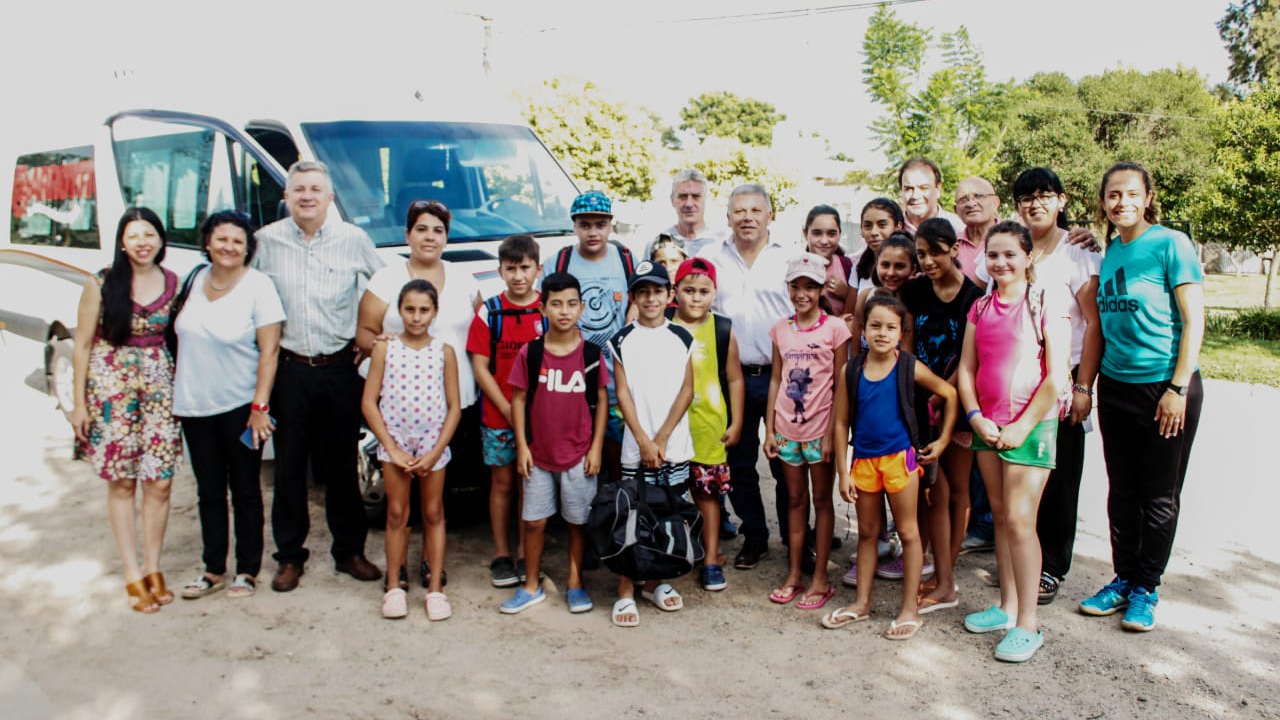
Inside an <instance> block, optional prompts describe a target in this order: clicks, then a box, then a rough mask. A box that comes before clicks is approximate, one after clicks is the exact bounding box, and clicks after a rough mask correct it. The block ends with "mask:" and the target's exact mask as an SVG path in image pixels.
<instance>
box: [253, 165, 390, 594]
mask: <svg viewBox="0 0 1280 720" xmlns="http://www.w3.org/2000/svg"><path fill="white" fill-rule="evenodd" d="M284 199H285V205H286V206H287V207H288V209H289V217H287V218H285V219H283V220H278V221H276V222H274V223H271V224H270V225H267V226H266V227H263V228H262V229H261V230H259V231H258V232H257V235H256V237H257V239H258V252H257V254H256V255H255V257H254V260H253V264H254V266H255V267H257V268H258V269H259V270H261V271H262V272H265V273H266V274H267V275H268V276H270V277H271V280H272V281H273V282H274V283H275V285H276V290H277V291H278V292H279V293H280V299H281V300H282V301H283V303H284V310H285V323H284V331H283V334H282V336H281V338H280V363H279V369H278V370H277V372H276V382H275V388H274V390H273V391H272V394H271V415H272V416H273V417H274V418H276V422H277V423H278V428H277V430H276V432H275V435H274V436H273V437H274V442H275V452H276V470H275V494H274V499H273V501H272V504H271V525H272V529H273V531H274V535H275V541H276V553H275V559H276V561H277V562H278V563H279V564H280V566H279V569H277V570H276V575H275V577H274V578H273V579H272V580H271V588H272V589H273V590H276V591H277V592H288V591H290V590H293V589H294V588H296V587H297V586H298V580H299V578H300V577H301V576H302V573H303V566H304V564H305V563H306V561H307V557H308V555H309V551H308V550H307V548H306V547H305V543H306V540H307V532H308V531H309V530H310V527H311V522H310V521H311V515H310V512H309V511H308V509H307V466H308V462H309V463H310V467H311V471H312V473H313V474H314V475H315V479H316V482H317V483H320V484H323V485H324V488H325V517H326V518H327V520H328V523H329V531H330V533H331V534H332V535H333V545H332V548H331V553H332V555H333V559H334V562H335V564H336V565H335V567H336V569H337V570H338V572H344V573H347V574H348V575H351V576H352V577H354V578H356V579H357V580H366V581H371V580H377V579H378V578H380V577H382V572H381V571H380V570H378V568H377V567H375V566H374V565H373V563H371V562H369V560H368V559H367V558H365V556H364V543H365V537H366V535H367V534H368V525H367V524H366V522H365V515H364V504H363V501H362V499H361V496H360V486H359V480H358V478H357V474H356V440H357V436H358V433H359V431H360V395H361V392H362V383H361V380H360V376H359V375H358V374H357V373H356V359H357V358H356V350H355V345H354V342H353V338H354V337H355V333H356V312H357V307H358V304H359V300H360V293H361V292H362V290H363V286H364V284H365V283H366V282H367V281H368V280H369V277H370V276H372V275H373V273H374V271H376V270H377V269H378V268H380V267H382V261H381V260H379V259H378V256H377V255H376V254H375V253H374V249H373V241H372V240H370V239H369V236H368V235H367V234H365V232H364V231H363V230H361V229H360V228H358V227H356V226H355V225H352V224H350V223H346V222H343V221H342V220H341V219H339V218H338V217H337V216H336V215H335V216H330V215H329V206H330V205H331V204H332V203H333V183H332V180H331V179H330V177H329V170H328V168H327V167H325V165H324V163H321V162H314V161H300V162H297V163H294V165H293V167H291V168H289V177H288V179H287V181H286V183H285V190H284Z"/></svg>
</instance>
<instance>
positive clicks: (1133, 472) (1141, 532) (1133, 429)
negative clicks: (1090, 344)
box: [1098, 372, 1204, 589]
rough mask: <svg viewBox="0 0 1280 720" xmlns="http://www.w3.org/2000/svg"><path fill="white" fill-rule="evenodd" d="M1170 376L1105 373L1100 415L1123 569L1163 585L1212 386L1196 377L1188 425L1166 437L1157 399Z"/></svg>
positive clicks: (1114, 540)
mask: <svg viewBox="0 0 1280 720" xmlns="http://www.w3.org/2000/svg"><path fill="white" fill-rule="evenodd" d="M1167 386H1168V383H1166V382H1156V383H1141V384H1138V383H1126V382H1121V381H1119V380H1115V379H1113V378H1110V377H1107V376H1106V375H1100V376H1099V377H1098V422H1099V423H1100V425H1101V430H1102V451H1103V456H1104V457H1105V458H1106V461H1107V478H1108V480H1109V483H1110V490H1109V492H1108V494H1107V516H1108V518H1109V519H1110V521H1111V558H1112V563H1113V564H1114V565H1115V571H1116V576H1117V577H1119V578H1120V579H1121V580H1128V581H1129V582H1130V583H1133V584H1134V585H1136V586H1140V587H1144V588H1148V589H1155V588H1156V587H1157V586H1159V585H1160V579H1161V577H1162V576H1163V575H1164V569H1165V566H1166V565H1167V564H1168V563H1169V554H1170V553H1171V552H1172V550H1173V536H1174V533H1175V531H1176V530H1177V529H1178V509H1179V504H1180V498H1181V495H1182V483H1183V480H1184V479H1185V478H1186V475H1187V460H1188V459H1189V458H1190V456H1191V445H1192V443H1194V442H1195V439H1196V427H1197V426H1198V425H1199V422H1200V408H1201V406H1202V405H1203V404H1204V387H1203V385H1202V384H1201V382H1200V373H1198V372H1197V373H1196V374H1195V375H1193V376H1192V377H1191V384H1190V386H1189V392H1188V394H1187V411H1186V417H1185V423H1186V424H1185V426H1184V427H1183V430H1182V432H1180V433H1178V434H1177V435H1176V436H1174V437H1171V438H1165V437H1161V435H1160V433H1159V425H1158V424H1157V423H1156V421H1155V414H1156V405H1157V403H1159V401H1160V396H1161V395H1163V394H1164V392H1165V388H1166V387H1167Z"/></svg>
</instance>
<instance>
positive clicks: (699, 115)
mask: <svg viewBox="0 0 1280 720" xmlns="http://www.w3.org/2000/svg"><path fill="white" fill-rule="evenodd" d="M786 119H787V116H786V115H783V114H782V113H780V112H778V109H777V108H775V107H774V106H773V105H771V104H769V103H767V102H765V101H763V100H756V99H755V98H749V97H738V96H737V95H736V94H734V93H731V92H725V91H717V92H705V93H702V94H701V95H699V96H698V97H695V98H690V99H689V103H688V104H687V105H685V106H684V107H683V108H681V109H680V121H681V122H680V129H681V130H692V131H693V132H694V134H695V135H697V136H698V139H699V140H706V139H707V138H708V137H724V138H737V139H738V140H740V141H741V142H742V143H744V144H746V145H757V146H759V147H769V146H770V145H773V128H774V126H775V125H777V124H778V123H780V122H782V121H783V120H786Z"/></svg>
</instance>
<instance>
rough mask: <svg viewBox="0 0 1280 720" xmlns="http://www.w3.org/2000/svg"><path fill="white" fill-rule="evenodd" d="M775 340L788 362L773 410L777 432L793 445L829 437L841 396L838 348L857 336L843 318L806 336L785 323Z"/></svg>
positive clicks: (826, 319) (773, 332) (826, 320)
mask: <svg viewBox="0 0 1280 720" xmlns="http://www.w3.org/2000/svg"><path fill="white" fill-rule="evenodd" d="M769 337H770V338H771V339H772V340H773V344H774V345H776V346H777V347H778V354H779V355H781V356H782V378H781V380H780V382H779V384H778V397H777V398H776V399H775V400H774V406H773V413H774V417H773V429H774V431H775V432H777V433H779V434H780V435H782V437H784V438H786V439H787V440H795V441H800V442H806V441H809V440H818V439H820V438H821V437H822V436H823V435H826V434H827V422H828V421H829V420H830V418H831V402H832V398H833V397H834V396H835V387H834V382H833V380H834V379H835V363H836V348H838V347H842V346H844V345H845V344H846V343H848V342H849V339H850V338H852V337H853V335H852V334H851V333H850V332H849V326H848V325H845V324H844V322H843V321H842V320H840V318H837V317H833V316H831V315H823V316H822V319H821V320H820V321H819V322H818V324H817V325H816V326H814V327H812V328H809V329H806V330H801V329H799V328H797V327H796V325H795V323H794V322H793V321H792V320H791V319H787V320H780V321H778V324H777V325H774V326H773V328H772V329H770V330H769Z"/></svg>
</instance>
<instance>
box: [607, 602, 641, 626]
mask: <svg viewBox="0 0 1280 720" xmlns="http://www.w3.org/2000/svg"><path fill="white" fill-rule="evenodd" d="M623 615H634V616H635V617H636V619H635V620H622V619H621V618H622V616H623ZM613 624H614V625H617V626H618V627H635V626H637V625H639V624H640V609H639V608H637V607H636V601H635V599H634V598H618V601H617V602H615V603H614V604H613Z"/></svg>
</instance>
